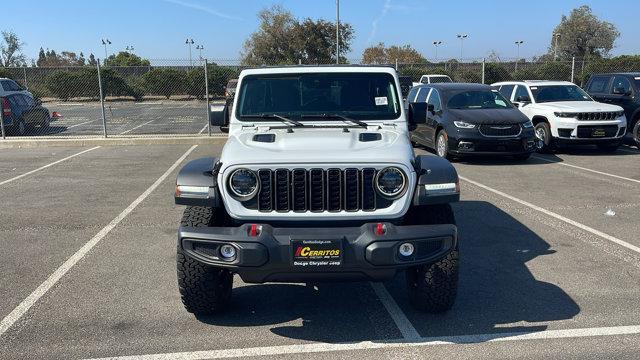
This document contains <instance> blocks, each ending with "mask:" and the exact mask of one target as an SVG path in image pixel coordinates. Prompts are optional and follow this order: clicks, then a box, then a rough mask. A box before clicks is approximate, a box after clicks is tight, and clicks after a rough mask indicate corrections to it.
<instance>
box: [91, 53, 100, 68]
mask: <svg viewBox="0 0 640 360" xmlns="http://www.w3.org/2000/svg"><path fill="white" fill-rule="evenodd" d="M89 65H90V66H96V65H98V61H97V60H96V56H95V55H93V53H91V54H89Z"/></svg>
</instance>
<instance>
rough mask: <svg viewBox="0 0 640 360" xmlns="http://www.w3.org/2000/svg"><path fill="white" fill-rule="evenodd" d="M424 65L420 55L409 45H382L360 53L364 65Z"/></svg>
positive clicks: (425, 60)
mask: <svg viewBox="0 0 640 360" xmlns="http://www.w3.org/2000/svg"><path fill="white" fill-rule="evenodd" d="M396 61H398V63H400V64H426V63H427V59H425V57H424V56H422V54H420V52H419V51H418V50H416V49H414V48H413V47H411V45H402V46H398V45H391V46H389V47H386V46H385V45H384V43H378V44H377V45H375V46H371V47H368V48H366V49H364V51H363V52H362V62H363V63H365V64H394V63H395V62H396Z"/></svg>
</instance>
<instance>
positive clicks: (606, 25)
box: [549, 5, 620, 59]
mask: <svg viewBox="0 0 640 360" xmlns="http://www.w3.org/2000/svg"><path fill="white" fill-rule="evenodd" d="M553 34H559V38H558V55H559V56H560V57H561V58H564V59H567V58H571V57H573V56H575V57H578V58H586V57H598V58H600V57H606V56H608V55H609V52H610V51H611V49H613V47H614V44H615V42H616V39H618V37H619V36H620V32H619V31H618V29H617V28H616V26H615V25H613V24H612V23H610V22H607V21H603V20H600V19H599V18H598V17H597V16H595V15H594V14H593V12H592V11H591V8H590V7H589V6H587V5H583V6H580V7H579V8H576V9H573V10H572V11H571V14H569V16H564V15H563V16H562V20H561V21H560V24H558V26H556V28H555V29H554V30H553ZM554 50H555V36H554V35H552V37H551V44H550V46H549V53H550V54H553V53H554Z"/></svg>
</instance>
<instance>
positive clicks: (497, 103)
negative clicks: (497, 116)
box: [447, 90, 513, 110]
mask: <svg viewBox="0 0 640 360" xmlns="http://www.w3.org/2000/svg"><path fill="white" fill-rule="evenodd" d="M447 107H448V108H449V109H459V110H471V109H511V108H513V105H511V103H510V102H509V101H508V100H507V99H505V98H504V97H503V96H502V95H501V94H500V93H499V92H498V91H495V90H474V91H464V92H460V93H457V94H453V95H451V96H450V98H449V101H448V102H447Z"/></svg>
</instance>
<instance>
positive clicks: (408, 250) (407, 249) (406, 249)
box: [398, 243, 414, 257]
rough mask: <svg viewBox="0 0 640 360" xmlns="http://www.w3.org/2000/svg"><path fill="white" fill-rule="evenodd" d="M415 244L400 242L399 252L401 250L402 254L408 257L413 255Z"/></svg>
mask: <svg viewBox="0 0 640 360" xmlns="http://www.w3.org/2000/svg"><path fill="white" fill-rule="evenodd" d="M413 250H414V248H413V244H411V243H404V244H400V248H399V249H398V252H400V255H402V256H404V257H408V256H411V255H413Z"/></svg>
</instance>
